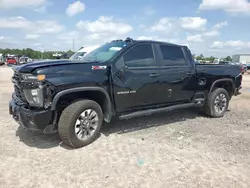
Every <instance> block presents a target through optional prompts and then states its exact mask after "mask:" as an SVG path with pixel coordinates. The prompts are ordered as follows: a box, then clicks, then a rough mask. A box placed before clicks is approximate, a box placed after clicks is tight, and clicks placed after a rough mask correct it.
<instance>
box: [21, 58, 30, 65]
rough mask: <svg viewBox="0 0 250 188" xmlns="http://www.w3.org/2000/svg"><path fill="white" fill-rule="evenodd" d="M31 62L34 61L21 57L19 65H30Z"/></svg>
mask: <svg viewBox="0 0 250 188" xmlns="http://www.w3.org/2000/svg"><path fill="white" fill-rule="evenodd" d="M31 61H32V59H30V58H29V57H20V58H19V62H18V64H26V63H29V62H31Z"/></svg>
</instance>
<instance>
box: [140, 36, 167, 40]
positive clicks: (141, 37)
mask: <svg viewBox="0 0 250 188" xmlns="http://www.w3.org/2000/svg"><path fill="white" fill-rule="evenodd" d="M137 40H156V41H164V39H161V38H159V37H158V36H139V37H137Z"/></svg>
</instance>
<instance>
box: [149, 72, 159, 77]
mask: <svg viewBox="0 0 250 188" xmlns="http://www.w3.org/2000/svg"><path fill="white" fill-rule="evenodd" d="M159 75H160V74H158V73H151V74H150V75H149V76H150V77H157V76H159Z"/></svg>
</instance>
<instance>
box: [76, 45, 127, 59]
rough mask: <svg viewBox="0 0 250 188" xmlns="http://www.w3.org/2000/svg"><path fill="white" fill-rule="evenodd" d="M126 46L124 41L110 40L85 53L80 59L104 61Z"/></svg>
mask: <svg viewBox="0 0 250 188" xmlns="http://www.w3.org/2000/svg"><path fill="white" fill-rule="evenodd" d="M125 46H126V42H124V41H112V42H110V43H106V44H104V45H102V46H101V47H99V48H97V49H95V50H93V51H92V52H90V53H88V54H86V55H85V56H84V57H83V58H82V59H81V60H83V61H99V62H105V61H108V60H110V59H111V58H112V57H113V56H114V55H115V54H116V53H117V52H119V51H120V50H121V49H122V48H124V47H125Z"/></svg>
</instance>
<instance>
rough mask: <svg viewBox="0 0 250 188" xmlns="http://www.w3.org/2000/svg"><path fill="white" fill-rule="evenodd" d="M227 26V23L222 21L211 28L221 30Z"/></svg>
mask: <svg viewBox="0 0 250 188" xmlns="http://www.w3.org/2000/svg"><path fill="white" fill-rule="evenodd" d="M227 25H228V22H227V21H224V22H220V23H217V24H215V25H214V26H213V28H214V29H221V28H222V27H225V26H227Z"/></svg>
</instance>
